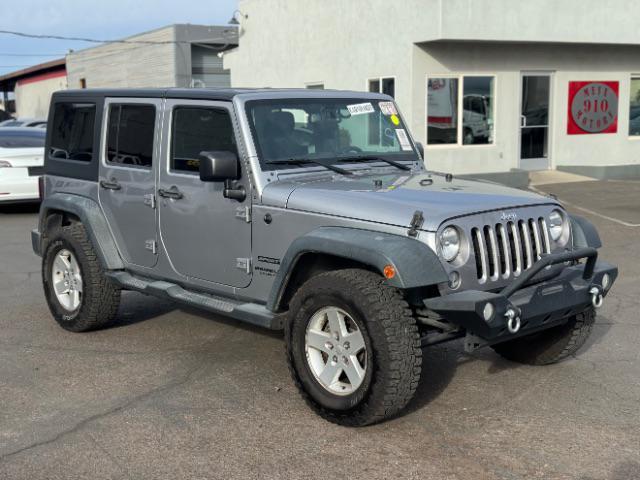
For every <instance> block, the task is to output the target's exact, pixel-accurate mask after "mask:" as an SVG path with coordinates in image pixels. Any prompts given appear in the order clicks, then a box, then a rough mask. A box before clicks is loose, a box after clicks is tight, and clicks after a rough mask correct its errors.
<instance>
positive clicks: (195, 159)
mask: <svg viewBox="0 0 640 480" xmlns="http://www.w3.org/2000/svg"><path fill="white" fill-rule="evenodd" d="M171 129H172V134H171V164H170V167H169V168H170V169H171V170H172V171H175V172H180V173H197V172H198V170H199V168H200V160H199V156H200V152H212V151H230V152H234V153H236V154H237V147H236V139H235V136H234V134H233V125H232V124H231V117H230V116H229V112H228V111H227V110H225V109H223V108H211V107H176V108H175V109H174V110H173V124H172V127H171Z"/></svg>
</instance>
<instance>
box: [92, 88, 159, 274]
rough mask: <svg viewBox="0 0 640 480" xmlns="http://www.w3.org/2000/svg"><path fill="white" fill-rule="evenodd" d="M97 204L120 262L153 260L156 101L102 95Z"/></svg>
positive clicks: (149, 262)
mask: <svg viewBox="0 0 640 480" xmlns="http://www.w3.org/2000/svg"><path fill="white" fill-rule="evenodd" d="M104 115H105V118H104V122H103V132H102V146H103V147H102V152H101V155H100V157H101V161H100V178H99V182H100V193H99V198H100V204H101V206H102V209H103V211H104V214H105V216H106V218H107V220H108V222H109V226H110V227H111V231H112V233H113V235H114V237H115V240H116V242H117V243H118V247H119V249H120V252H121V254H122V256H123V257H124V260H125V261H126V262H128V263H130V264H133V265H138V266H141V267H153V266H155V264H156V261H157V229H156V210H155V187H156V182H155V172H154V165H155V164H156V163H157V160H158V158H159V145H160V132H161V128H160V124H161V100H160V99H131V98H127V99H121V98H120V99H106V100H105V108H104Z"/></svg>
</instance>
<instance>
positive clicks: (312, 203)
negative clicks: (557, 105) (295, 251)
mask: <svg viewBox="0 0 640 480" xmlns="http://www.w3.org/2000/svg"><path fill="white" fill-rule="evenodd" d="M271 187H273V189H272V191H271V192H268V190H269V189H270V188H271ZM264 193H265V195H264V196H263V201H265V200H267V202H266V203H271V202H269V201H268V199H269V198H271V199H272V200H275V199H276V197H279V198H280V199H282V200H283V201H284V205H282V206H285V207H286V208H291V209H295V210H302V211H307V212H313V213H319V214H326V215H334V216H338V217H347V218H353V219H358V220H365V221H371V222H377V223H384V224H388V225H396V226H401V227H408V226H409V224H410V222H411V219H412V217H413V214H414V212H415V211H416V210H421V211H422V214H423V216H424V225H423V227H422V229H423V230H428V231H435V230H437V228H438V226H439V225H440V224H441V223H442V222H443V221H445V220H447V219H450V218H453V217H458V216H464V215H472V214H475V213H479V212H484V211H489V210H502V209H512V208H517V207H523V206H532V205H540V204H557V202H555V201H554V200H552V199H550V198H547V197H543V196H541V195H537V194H534V193H531V192H527V191H524V190H517V189H515V188H509V187H505V186H502V185H498V184H494V183H490V182H481V181H469V180H459V179H455V178H454V179H453V180H451V181H447V179H446V178H445V177H444V176H442V175H439V174H433V173H428V172H418V173H410V172H406V173H404V172H402V173H391V174H386V175H385V174H382V175H359V174H355V175H353V176H350V177H345V176H339V175H336V176H333V177H332V178H327V176H324V177H323V178H321V179H318V178H316V179H308V180H307V181H305V180H304V179H303V178H300V177H298V178H297V179H296V180H295V181H294V180H293V178H292V179H291V180H289V181H286V182H276V183H275V184H272V185H270V186H269V187H268V188H266V189H265V192H264ZM278 203H279V202H278Z"/></svg>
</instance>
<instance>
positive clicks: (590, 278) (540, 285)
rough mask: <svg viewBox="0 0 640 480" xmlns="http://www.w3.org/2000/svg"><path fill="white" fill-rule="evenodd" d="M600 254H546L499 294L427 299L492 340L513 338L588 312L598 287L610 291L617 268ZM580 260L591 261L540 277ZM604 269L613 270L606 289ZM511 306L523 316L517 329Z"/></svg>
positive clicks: (431, 306)
mask: <svg viewBox="0 0 640 480" xmlns="http://www.w3.org/2000/svg"><path fill="white" fill-rule="evenodd" d="M597 258H598V253H597V250H596V249H595V248H583V249H579V250H574V251H570V252H564V253H559V254H552V255H545V256H543V257H542V258H541V259H540V260H538V261H537V262H536V263H535V264H534V265H533V266H532V267H531V268H530V269H528V270H527V271H525V272H524V273H522V274H521V275H520V276H519V277H518V278H517V279H516V280H515V281H514V282H513V283H512V284H510V285H509V286H507V287H506V288H504V289H503V290H502V291H500V292H498V293H493V292H484V291H480V290H466V291H462V292H457V293H452V294H449V295H445V296H442V297H434V298H429V299H425V300H424V304H425V306H426V307H427V308H428V309H429V310H431V311H433V312H436V313H437V314H439V315H441V316H442V317H444V318H445V319H446V320H447V321H449V322H451V323H453V324H455V325H457V326H459V327H461V328H464V329H465V330H466V331H467V332H468V333H471V334H473V335H476V336H478V337H480V338H482V339H484V340H486V341H488V342H490V343H497V342H500V341H504V340H509V339H511V338H514V337H516V336H522V335H527V334H529V333H533V332H535V331H538V330H542V329H545V328H550V327H552V326H555V325H558V324H560V323H563V322H565V321H566V319H567V318H568V317H570V316H572V315H575V314H576V313H580V312H582V311H584V310H585V309H587V308H588V307H589V306H590V305H591V304H592V296H593V294H592V293H591V291H592V289H593V288H597V289H598V290H599V292H600V293H601V294H602V296H603V297H604V296H606V295H607V293H608V292H609V290H610V289H611V285H612V284H613V282H614V281H615V279H616V277H617V276H618V268H617V267H615V266H614V265H610V264H608V263H606V262H602V261H598V260H597ZM581 259H586V262H585V263H577V264H574V265H571V266H567V267H565V268H563V269H562V270H561V271H560V273H559V274H558V275H557V276H555V277H553V278H552V279H549V280H546V281H540V282H536V277H539V276H540V275H539V274H541V272H542V274H544V270H546V269H548V268H551V266H552V265H557V264H561V263H565V262H572V263H574V262H575V261H577V260H581ZM605 274H608V275H609V283H608V286H607V288H606V289H604V288H602V279H603V277H604V275H605ZM488 302H490V303H491V304H492V305H493V308H494V313H493V315H492V316H491V317H490V318H489V319H488V320H485V318H484V314H483V311H484V309H485V306H486V305H487V303H488ZM508 310H511V311H512V312H516V313H517V315H518V318H519V320H520V322H519V323H520V325H519V329H518V331H517V332H516V333H513V332H511V331H509V328H508V325H507V320H508V317H507V316H506V314H507V312H508Z"/></svg>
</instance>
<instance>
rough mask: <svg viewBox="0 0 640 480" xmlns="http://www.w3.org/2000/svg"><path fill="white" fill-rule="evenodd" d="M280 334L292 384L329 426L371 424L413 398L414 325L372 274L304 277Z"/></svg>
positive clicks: (417, 356)
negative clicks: (283, 329)
mask: <svg viewBox="0 0 640 480" xmlns="http://www.w3.org/2000/svg"><path fill="white" fill-rule="evenodd" d="M285 336H286V344H287V359H288V363H289V368H290V371H291V374H292V377H293V380H294V382H295V384H296V386H297V387H298V389H299V390H300V392H301V394H302V396H303V397H304V399H305V400H306V401H307V403H308V404H309V405H310V406H311V407H312V408H313V409H314V410H315V411H316V412H317V413H318V414H319V415H321V416H322V417H324V418H325V419H327V420H329V421H331V422H334V423H338V424H342V425H349V426H361V425H367V424H371V423H376V422H379V421H381V420H384V419H386V418H388V417H391V416H393V415H394V414H396V413H397V412H399V411H400V410H401V409H402V408H403V407H404V406H405V405H406V404H407V403H408V402H409V400H411V398H412V397H413V394H414V393H415V390H416V387H417V385H418V381H419V378H420V370H421V363H422V351H421V349H420V339H419V335H418V328H417V325H416V322H415V319H414V318H413V316H412V313H411V310H410V308H409V306H408V304H407V303H406V301H405V300H404V299H403V297H402V295H401V294H400V292H399V291H398V290H397V289H395V288H392V287H389V286H388V285H386V284H385V282H384V279H383V278H382V277H380V276H379V275H376V274H374V273H372V272H369V271H366V270H359V269H349V270H339V271H334V272H328V273H324V274H320V275H317V276H315V277H313V278H311V279H310V280H308V281H307V282H306V283H305V284H304V285H303V286H302V287H300V289H299V290H298V291H297V292H296V294H295V295H294V297H293V299H292V301H291V304H290V310H289V316H288V321H287V326H286V328H285Z"/></svg>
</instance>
